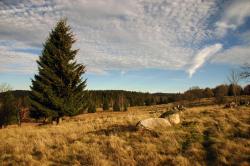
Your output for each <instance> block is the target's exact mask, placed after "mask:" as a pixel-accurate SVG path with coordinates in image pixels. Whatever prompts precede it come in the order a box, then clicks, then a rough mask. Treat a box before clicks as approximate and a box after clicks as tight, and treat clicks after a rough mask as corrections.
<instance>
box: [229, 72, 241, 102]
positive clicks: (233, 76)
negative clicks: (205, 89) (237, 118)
mask: <svg viewBox="0 0 250 166" xmlns="http://www.w3.org/2000/svg"><path fill="white" fill-rule="evenodd" d="M241 78H242V77H241V76H240V73H239V72H237V71H236V70H231V72H230V74H229V75H228V77H227V79H228V81H229V83H230V84H232V88H233V89H232V91H233V95H234V99H235V102H236V103H237V93H236V91H237V87H238V83H239V81H240V80H241Z"/></svg>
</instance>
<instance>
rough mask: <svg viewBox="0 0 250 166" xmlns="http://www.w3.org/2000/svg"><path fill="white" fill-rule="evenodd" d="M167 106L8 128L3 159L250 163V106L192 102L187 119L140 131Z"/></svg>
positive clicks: (0, 133) (2, 133)
mask: <svg viewBox="0 0 250 166" xmlns="http://www.w3.org/2000/svg"><path fill="white" fill-rule="evenodd" d="M167 107H168V106H167V105H165V106H153V107H135V108H130V110H129V111H128V112H121V113H113V112H106V113H100V112H99V113H94V114H85V115H80V116H78V117H74V118H72V119H70V120H68V121H65V122H63V123H62V124H60V125H58V126H53V125H46V126H29V125H25V126H23V127H21V128H18V127H12V128H6V129H2V130H0V165H104V166H105V165H107V166H112V165H125V166H128V165H143V166H145V165H152V166H153V165H184V166H185V165H250V108H247V107H241V108H240V109H222V108H221V107H219V106H209V107H196V108H190V109H187V110H186V111H185V112H183V114H182V115H181V117H182V122H181V124H179V125H177V126H175V127H169V128H168V129H166V130H165V131H164V132H162V133H158V134H152V133H149V132H144V133H142V132H138V131H136V129H135V127H134V126H135V124H136V123H137V122H138V121H139V120H141V119H144V118H147V117H158V116H159V115H160V112H162V111H164V110H166V108H167Z"/></svg>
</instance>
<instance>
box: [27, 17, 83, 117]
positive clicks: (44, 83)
mask: <svg viewBox="0 0 250 166" xmlns="http://www.w3.org/2000/svg"><path fill="white" fill-rule="evenodd" d="M75 41H76V40H75V38H74V35H73V33H72V31H71V28H70V26H68V25H67V22H66V19H62V20H60V21H59V22H58V23H57V25H56V27H55V28H54V29H53V30H52V31H51V33H50V35H49V37H48V39H47V40H46V42H45V44H44V48H43V51H42V55H41V56H40V57H39V60H38V61H37V63H38V74H37V75H35V77H34V79H33V80H32V86H31V95H30V102H31V106H32V109H31V110H32V112H31V116H32V115H34V117H35V118H40V117H45V118H52V119H56V120H57V121H59V118H60V117H62V116H64V115H67V116H73V115H76V114H78V113H79V112H80V111H81V110H82V109H85V108H86V93H85V91H84V89H85V87H86V80H82V75H83V74H84V73H85V66H83V65H82V64H78V63H77V62H76V60H75V56H76V54H77V52H78V50H75V49H72V45H73V44H74V43H75Z"/></svg>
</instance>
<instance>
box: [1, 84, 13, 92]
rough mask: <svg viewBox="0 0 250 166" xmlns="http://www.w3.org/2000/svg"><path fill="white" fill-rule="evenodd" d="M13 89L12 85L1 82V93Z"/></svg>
mask: <svg viewBox="0 0 250 166" xmlns="http://www.w3.org/2000/svg"><path fill="white" fill-rule="evenodd" d="M10 90H12V88H11V86H10V85H9V84H7V83H1V84H0V93H3V92H7V91H10Z"/></svg>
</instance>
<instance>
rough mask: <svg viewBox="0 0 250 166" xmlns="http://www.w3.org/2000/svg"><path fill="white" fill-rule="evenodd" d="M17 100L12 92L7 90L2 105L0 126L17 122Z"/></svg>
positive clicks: (0, 108) (0, 107)
mask: <svg viewBox="0 0 250 166" xmlns="http://www.w3.org/2000/svg"><path fill="white" fill-rule="evenodd" d="M17 113H18V111H17V107H16V100H15V98H14V96H13V95H12V94H11V93H10V92H5V94H4V96H3V100H2V103H1V106H0V127H1V128H2V127H3V126H7V125H9V124H13V123H16V122H17Z"/></svg>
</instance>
